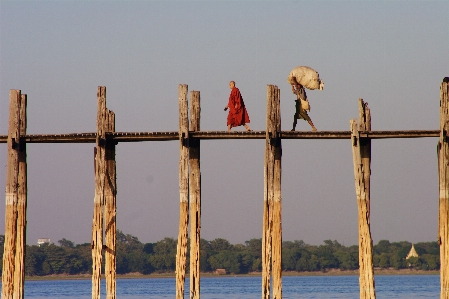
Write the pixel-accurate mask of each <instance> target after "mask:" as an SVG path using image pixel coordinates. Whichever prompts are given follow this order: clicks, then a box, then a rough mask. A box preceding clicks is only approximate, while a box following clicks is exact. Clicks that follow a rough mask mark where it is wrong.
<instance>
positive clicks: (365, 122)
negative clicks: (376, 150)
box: [350, 99, 376, 299]
mask: <svg viewBox="0 0 449 299" xmlns="http://www.w3.org/2000/svg"><path fill="white" fill-rule="evenodd" d="M359 115H360V127H359V128H357V121H356V120H355V119H352V120H351V121H350V125H351V141H352V156H353V162H354V177H355V180H354V181H355V190H356V197H357V206H358V227H359V230H358V231H359V267H360V269H359V272H360V276H359V284H360V298H361V299H374V298H376V293H375V288H374V270H373V241H372V238H371V231H370V214H369V180H370V170H369V168H370V164H371V161H370V157H371V144H370V142H369V141H367V140H362V139H361V138H360V133H359V132H360V128H362V129H363V130H366V129H370V128H371V124H370V119H371V117H370V112H369V108H368V107H367V105H366V104H365V103H364V102H363V100H361V99H360V100H359ZM367 186H368V189H367Z"/></svg>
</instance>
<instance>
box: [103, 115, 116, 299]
mask: <svg viewBox="0 0 449 299" xmlns="http://www.w3.org/2000/svg"><path fill="white" fill-rule="evenodd" d="M106 118H107V122H106V131H107V132H115V114H114V112H112V111H110V110H107V114H106ZM115 145H116V142H115V141H114V140H112V139H108V138H107V139H106V149H105V158H106V161H105V162H106V164H105V167H106V169H105V170H106V181H105V191H104V193H105V222H106V226H105V238H106V247H105V253H104V258H105V262H106V263H105V276H106V298H107V299H115V298H116V293H117V292H116V273H117V272H116V270H117V264H116V261H117V255H116V240H117V222H116V221H117V218H116V215H117V205H116V202H117V200H116V196H117V176H116V163H115Z"/></svg>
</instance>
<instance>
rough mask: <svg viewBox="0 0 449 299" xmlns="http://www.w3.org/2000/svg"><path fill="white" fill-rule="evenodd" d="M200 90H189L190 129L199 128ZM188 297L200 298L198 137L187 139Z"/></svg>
mask: <svg viewBox="0 0 449 299" xmlns="http://www.w3.org/2000/svg"><path fill="white" fill-rule="evenodd" d="M200 113H201V106H200V92H199V91H191V92H190V131H199V130H200ZM189 166H190V175H189V199H190V298H191V299H199V298H200V238H201V234H200V232H201V170H200V139H189Z"/></svg>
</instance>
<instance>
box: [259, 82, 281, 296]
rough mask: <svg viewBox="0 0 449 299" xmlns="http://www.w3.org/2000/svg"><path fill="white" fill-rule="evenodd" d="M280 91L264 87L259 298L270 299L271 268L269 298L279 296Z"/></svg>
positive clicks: (269, 86) (273, 87) (271, 87)
mask: <svg viewBox="0 0 449 299" xmlns="http://www.w3.org/2000/svg"><path fill="white" fill-rule="evenodd" d="M279 100H280V91H279V89H278V87H277V86H273V85H268V86H267V118H266V123H267V130H266V142H265V167H264V212H263V213H264V214H263V224H262V226H263V227H262V299H268V298H270V276H271V270H272V271H273V298H282V259H281V253H282V227H281V212H282V209H281V155H282V147H281V138H280V131H281V117H280V101H279Z"/></svg>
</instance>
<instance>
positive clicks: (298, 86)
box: [287, 66, 324, 132]
mask: <svg viewBox="0 0 449 299" xmlns="http://www.w3.org/2000/svg"><path fill="white" fill-rule="evenodd" d="M287 82H288V83H290V84H291V86H292V92H293V93H294V94H295V95H296V101H295V105H296V111H295V115H294V118H293V129H292V131H294V130H295V128H296V123H297V122H298V119H304V120H305V121H307V122H308V123H309V125H310V126H311V127H312V131H313V132H315V131H316V128H315V126H314V125H313V122H312V119H310V116H309V115H308V114H307V110H308V111H310V104H309V100H308V99H307V94H306V90H305V89H304V88H308V89H311V90H314V89H319V90H323V89H324V82H323V81H322V80H321V79H320V75H319V74H318V72H317V71H315V70H314V69H312V68H310V67H308V66H298V67H295V68H294V69H293V70H292V71H291V72H290V74H289V75H288V78H287Z"/></svg>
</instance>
